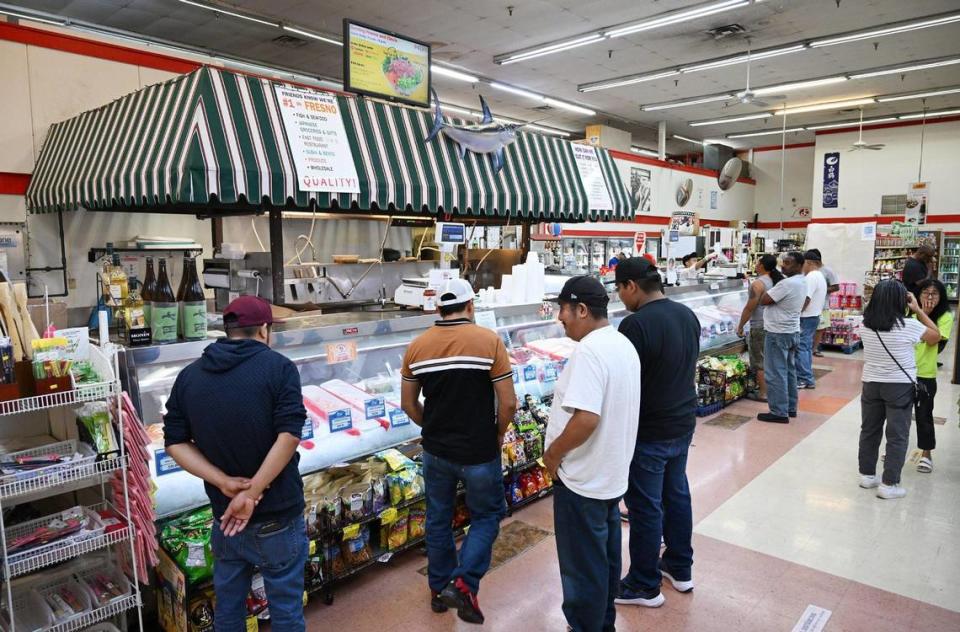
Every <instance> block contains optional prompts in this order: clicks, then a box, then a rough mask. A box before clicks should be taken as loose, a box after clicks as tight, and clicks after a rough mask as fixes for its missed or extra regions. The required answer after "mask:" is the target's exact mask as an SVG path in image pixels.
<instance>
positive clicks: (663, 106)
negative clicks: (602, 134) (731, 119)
mask: <svg viewBox="0 0 960 632" xmlns="http://www.w3.org/2000/svg"><path fill="white" fill-rule="evenodd" d="M735 96H736V95H735V94H733V93H732V92H729V93H727V94H718V95H716V96H712V97H701V98H698V99H686V100H684V101H672V102H670V103H657V104H654V105H642V106H640V110H641V111H643V112H655V111H657V110H669V109H671V108H682V107H685V106H688V105H700V104H701V103H715V102H717V101H726V100H727V99H732V98H733V97H735Z"/></svg>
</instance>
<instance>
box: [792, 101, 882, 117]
mask: <svg viewBox="0 0 960 632" xmlns="http://www.w3.org/2000/svg"><path fill="white" fill-rule="evenodd" d="M876 102H877V100H876V99H875V98H874V97H865V98H862V99H847V100H846V101H831V102H830V103H816V104H814V105H801V106H798V107H795V108H786V109H781V110H776V111H775V112H774V114H776V115H777V116H786V115H789V114H803V113H805V112H822V111H824V110H842V109H843V108H852V107H856V106H858V105H867V104H869V103H876Z"/></svg>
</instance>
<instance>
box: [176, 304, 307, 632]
mask: <svg viewBox="0 0 960 632" xmlns="http://www.w3.org/2000/svg"><path fill="white" fill-rule="evenodd" d="M274 322H276V321H274V320H273V316H272V313H271V310H270V304H269V303H267V302H266V301H264V300H263V299H260V298H257V297H254V296H242V297H240V298H238V299H237V300H235V301H233V302H232V303H230V305H228V306H227V308H226V309H225V310H224V312H223V323H224V328H225V329H226V331H227V338H226V339H222V340H218V341H217V342H215V343H214V344H211V345H209V346H208V347H207V348H206V350H204V352H203V356H201V358H200V359H199V360H197V361H196V362H193V363H192V364H190V365H189V366H188V367H186V368H185V369H184V370H183V371H181V372H180V375H178V376H177V380H176V382H175V383H174V385H173V391H172V392H171V393H170V398H169V399H168V400H167V404H166V408H167V414H166V415H165V416H164V418H163V421H164V436H165V442H166V448H167V453H168V454H169V455H170V456H171V457H172V458H173V459H174V460H175V461H176V462H177V463H178V464H179V465H180V467H182V468H183V469H185V470H186V471H188V472H190V473H191V474H193V475H194V476H198V477H200V478H202V479H203V481H204V487H205V488H206V492H207V496H208V497H209V498H210V504H211V505H212V506H213V514H214V528H213V537H212V541H211V547H212V549H213V557H214V566H213V583H214V590H215V591H216V596H217V601H216V609H215V612H214V625H215V629H216V630H217V631H218V632H219V631H224V632H227V631H229V632H234V631H237V630H244V629H245V626H244V619H245V618H246V614H247V608H246V597H247V593H248V592H249V591H250V581H251V577H252V575H253V572H254V568H257V569H259V571H260V574H261V575H263V580H264V585H265V588H266V592H267V600H268V601H269V602H270V617H271V620H272V622H273V626H274V629H276V630H284V632H287V631H288V630H289V631H293V632H297V631H302V630H304V628H305V625H304V619H303V576H304V575H303V573H304V565H305V564H306V560H307V548H308V545H307V537H306V530H305V527H304V522H303V510H304V499H303V482H302V480H301V479H300V473H299V471H298V469H297V464H298V462H299V460H300V457H299V455H298V454H297V446H298V445H299V443H300V436H301V433H302V431H303V425H304V422H305V420H306V418H307V412H306V410H305V409H304V407H303V395H302V393H301V389H300V374H299V373H298V371H297V367H296V366H295V365H294V364H293V362H291V361H290V360H288V359H287V358H286V357H284V356H282V355H280V354H279V353H277V352H275V351H272V350H271V349H270V347H269V344H270V334H271V326H272V324H273V323H274Z"/></svg>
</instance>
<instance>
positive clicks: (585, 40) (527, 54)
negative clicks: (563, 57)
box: [494, 33, 605, 66]
mask: <svg viewBox="0 0 960 632" xmlns="http://www.w3.org/2000/svg"><path fill="white" fill-rule="evenodd" d="M602 39H605V38H604V37H603V35H601V34H600V33H592V34H590V35H585V36H584V37H577V38H574V39H570V40H566V41H564V42H558V43H556V44H550V45H549V46H541V47H539V48H533V49H529V50H526V51H523V52H520V53H514V54H513V55H508V56H507V57H506V58H505V59H504V60H503V61H497V63H498V64H501V65H503V66H506V65H507V64H513V63H515V62H518V61H526V60H528V59H533V58H535V57H542V56H543V55H550V54H551V53H559V52H560V51H564V50H570V49H571V48H579V47H581V46H586V45H587V44H592V43H594V42H599V41H600V40H602ZM494 61H496V60H494Z"/></svg>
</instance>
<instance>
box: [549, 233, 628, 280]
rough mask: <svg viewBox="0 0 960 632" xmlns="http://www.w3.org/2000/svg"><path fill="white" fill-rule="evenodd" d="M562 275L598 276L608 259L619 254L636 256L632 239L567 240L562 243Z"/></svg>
mask: <svg viewBox="0 0 960 632" xmlns="http://www.w3.org/2000/svg"><path fill="white" fill-rule="evenodd" d="M561 243H562V252H563V268H562V271H563V272H564V274H569V275H576V274H594V275H596V274H599V273H600V268H602V267H604V266H606V265H608V264H609V263H610V259H612V258H613V257H615V256H617V255H618V254H619V253H621V252H623V253H626V255H627V256H628V257H633V256H636V254H635V253H634V249H635V247H636V244H635V242H634V240H633V239H622V238H614V237H594V238H588V239H583V238H578V239H574V238H567V239H564V240H563V241H562V242H561ZM641 254H642V253H641Z"/></svg>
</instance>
